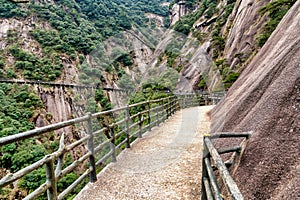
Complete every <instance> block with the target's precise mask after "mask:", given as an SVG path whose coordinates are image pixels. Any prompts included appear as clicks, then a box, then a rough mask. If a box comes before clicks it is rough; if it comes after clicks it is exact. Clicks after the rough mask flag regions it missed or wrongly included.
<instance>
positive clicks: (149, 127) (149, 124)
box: [147, 100, 151, 132]
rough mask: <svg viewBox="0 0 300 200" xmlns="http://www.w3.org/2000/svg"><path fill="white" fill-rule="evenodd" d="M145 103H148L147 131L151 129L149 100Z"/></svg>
mask: <svg viewBox="0 0 300 200" xmlns="http://www.w3.org/2000/svg"><path fill="white" fill-rule="evenodd" d="M147 105H148V131H149V132H150V131H151V113H150V109H151V108H150V101H149V100H148V101H147Z"/></svg>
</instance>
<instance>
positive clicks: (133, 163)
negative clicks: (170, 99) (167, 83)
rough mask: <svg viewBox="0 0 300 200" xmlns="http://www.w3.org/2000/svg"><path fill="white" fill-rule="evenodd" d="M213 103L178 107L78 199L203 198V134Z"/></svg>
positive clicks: (99, 176) (77, 198) (106, 170)
mask: <svg viewBox="0 0 300 200" xmlns="http://www.w3.org/2000/svg"><path fill="white" fill-rule="evenodd" d="M211 108H212V107H211V106H203V107H196V108H188V109H184V110H181V111H178V112H177V113H176V114H175V115H174V116H173V117H172V118H170V119H169V120H168V121H166V123H164V124H162V125H160V126H159V127H157V128H153V130H152V131H151V132H150V133H147V134H145V135H143V138H142V139H139V140H138V141H137V142H135V143H134V144H133V145H132V147H131V148H130V149H126V150H125V151H123V152H122V153H121V154H120V155H119V156H118V157H117V162H116V163H111V164H109V165H108V166H107V167H106V168H105V169H104V170H103V171H102V172H101V173H100V174H98V176H97V178H98V181H97V182H96V183H93V184H92V183H89V184H88V185H87V186H86V187H85V189H84V190H83V191H82V192H81V193H79V194H78V195H77V196H76V198H75V200H86V199H90V200H106V199H107V200H108V199H111V200H133V199H151V200H152V199H172V200H174V199H197V198H198V199H199V198H200V189H201V156H202V135H203V133H206V132H208V131H209V127H210V122H209V119H208V117H207V115H206V113H207V112H208V111H209V110H210V109H211Z"/></svg>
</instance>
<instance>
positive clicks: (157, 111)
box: [156, 106, 159, 126]
mask: <svg viewBox="0 0 300 200" xmlns="http://www.w3.org/2000/svg"><path fill="white" fill-rule="evenodd" d="M158 113H159V106H157V107H156V126H159V115H158Z"/></svg>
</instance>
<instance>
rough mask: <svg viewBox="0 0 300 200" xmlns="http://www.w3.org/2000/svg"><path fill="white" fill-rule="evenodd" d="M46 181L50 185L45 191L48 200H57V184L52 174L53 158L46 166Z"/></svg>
mask: <svg viewBox="0 0 300 200" xmlns="http://www.w3.org/2000/svg"><path fill="white" fill-rule="evenodd" d="M46 180H47V182H49V183H50V185H51V187H50V188H49V189H48V190H47V197H48V200H56V199H57V183H56V177H55V173H54V161H53V158H52V159H51V160H50V161H49V162H48V163H47V164H46Z"/></svg>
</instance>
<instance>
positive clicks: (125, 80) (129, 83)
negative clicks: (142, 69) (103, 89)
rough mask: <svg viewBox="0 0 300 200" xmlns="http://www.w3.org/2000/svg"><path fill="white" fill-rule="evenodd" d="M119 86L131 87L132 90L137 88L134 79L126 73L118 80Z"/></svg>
mask: <svg viewBox="0 0 300 200" xmlns="http://www.w3.org/2000/svg"><path fill="white" fill-rule="evenodd" d="M118 86H119V87H120V88H123V89H131V90H134V89H135V83H134V81H133V80H132V79H131V77H130V76H129V75H127V74H125V75H123V76H122V77H121V79H120V80H119V82H118Z"/></svg>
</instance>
